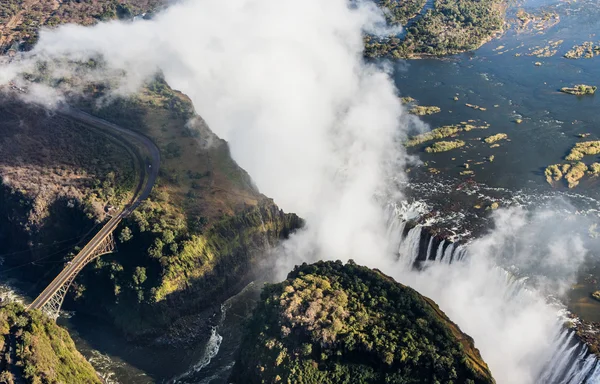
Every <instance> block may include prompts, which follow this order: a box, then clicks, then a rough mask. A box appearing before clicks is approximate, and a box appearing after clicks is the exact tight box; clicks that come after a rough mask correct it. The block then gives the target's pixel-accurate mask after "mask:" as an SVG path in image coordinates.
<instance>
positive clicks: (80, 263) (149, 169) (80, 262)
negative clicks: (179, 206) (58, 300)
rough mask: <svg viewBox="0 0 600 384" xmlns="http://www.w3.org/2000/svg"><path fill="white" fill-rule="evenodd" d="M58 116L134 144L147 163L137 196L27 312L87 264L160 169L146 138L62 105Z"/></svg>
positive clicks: (146, 193)
mask: <svg viewBox="0 0 600 384" xmlns="http://www.w3.org/2000/svg"><path fill="white" fill-rule="evenodd" d="M58 112H59V113H60V114H62V115H65V116H68V117H70V118H72V119H75V120H79V121H81V122H83V123H85V124H88V125H91V126H93V127H95V128H97V129H100V130H103V131H107V132H108V133H110V134H112V135H115V136H117V137H118V138H122V139H124V140H127V141H128V142H136V143H138V144H141V145H142V146H143V147H145V148H146V150H147V152H148V154H149V155H150V161H151V164H145V162H144V161H143V160H142V162H141V164H140V166H141V173H142V175H141V177H142V179H141V180H140V185H139V186H138V190H137V191H136V192H137V193H136V194H135V196H134V197H133V199H132V200H131V201H130V203H129V204H128V205H127V206H126V207H125V209H123V210H122V211H121V212H119V213H118V214H117V215H115V216H113V217H112V218H111V219H110V220H109V221H108V222H107V223H106V224H105V225H104V226H103V227H102V229H101V230H100V231H99V232H98V233H97V234H96V235H95V236H94V237H93V238H92V239H91V240H90V241H89V242H88V243H87V244H86V245H85V247H83V249H82V250H81V251H80V252H79V253H78V254H77V256H75V258H74V259H73V260H72V261H71V262H70V263H69V264H68V265H67V266H66V267H65V268H64V269H63V270H62V271H61V272H60V274H59V275H58V276H57V277H56V278H55V279H54V280H52V282H51V283H50V284H49V285H48V286H47V287H46V289H44V291H43V292H42V293H41V294H40V295H39V296H38V297H37V298H36V299H35V300H34V301H33V302H32V303H31V305H30V306H29V307H28V309H39V308H42V307H43V306H44V305H45V304H46V303H47V302H48V301H49V300H50V298H51V297H52V296H53V295H54V294H55V293H56V291H58V290H59V289H60V287H61V286H62V285H63V284H65V283H66V282H68V281H69V279H71V278H73V277H74V276H75V275H77V273H79V271H80V270H81V269H82V268H83V267H84V266H85V265H86V264H87V263H88V261H89V256H90V255H92V254H93V253H94V250H95V249H96V248H97V247H98V246H99V245H100V244H102V242H103V241H104V240H105V239H106V237H107V236H108V235H109V234H110V233H111V232H113V231H114V230H115V228H116V227H117V225H119V223H120V222H121V220H122V219H123V218H125V217H127V216H129V215H130V214H131V213H132V212H133V211H134V210H135V209H136V208H137V207H138V206H139V205H140V204H141V202H142V201H144V200H145V199H146V198H147V197H148V196H149V195H150V192H151V191H152V187H153V186H154V183H155V182H156V178H157V177H158V170H159V168H160V150H159V149H158V147H157V146H156V144H154V142H153V141H152V140H150V139H149V138H148V137H146V136H144V135H142V134H140V133H137V132H134V131H130V130H128V129H125V128H122V127H119V126H118V125H116V124H113V123H110V122H108V121H106V120H102V119H100V118H98V117H95V116H92V115H90V114H88V113H85V112H83V111H80V110H78V109H75V108H71V107H69V106H63V107H61V108H60V110H59V111H58Z"/></svg>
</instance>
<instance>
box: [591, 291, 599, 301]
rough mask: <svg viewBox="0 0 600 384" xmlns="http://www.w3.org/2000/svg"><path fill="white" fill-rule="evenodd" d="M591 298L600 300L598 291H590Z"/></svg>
mask: <svg viewBox="0 0 600 384" xmlns="http://www.w3.org/2000/svg"><path fill="white" fill-rule="evenodd" d="M592 298H594V299H596V300H598V301H600V291H595V292H593V293H592Z"/></svg>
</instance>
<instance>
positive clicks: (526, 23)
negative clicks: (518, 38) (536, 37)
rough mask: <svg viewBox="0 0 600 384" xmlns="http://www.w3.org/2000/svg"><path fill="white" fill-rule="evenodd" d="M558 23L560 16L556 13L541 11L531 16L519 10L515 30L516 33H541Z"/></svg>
mask: <svg viewBox="0 0 600 384" xmlns="http://www.w3.org/2000/svg"><path fill="white" fill-rule="evenodd" d="M559 22H560V16H559V14H558V13H556V12H547V11H543V12H541V13H540V14H532V13H529V12H526V11H525V10H523V9H520V10H519V11H518V12H517V20H516V26H515V30H516V32H517V33H523V32H529V31H536V32H541V31H544V30H546V29H548V28H551V27H553V26H555V25H556V24H558V23H559Z"/></svg>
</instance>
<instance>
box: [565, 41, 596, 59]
mask: <svg viewBox="0 0 600 384" xmlns="http://www.w3.org/2000/svg"><path fill="white" fill-rule="evenodd" d="M598 55H600V43H596V44H594V42H592V41H586V42H585V43H583V44H580V45H575V46H574V47H573V48H571V49H570V50H569V51H568V52H567V53H565V57H566V58H567V59H574V60H575V59H582V58H583V59H591V58H593V57H594V56H598Z"/></svg>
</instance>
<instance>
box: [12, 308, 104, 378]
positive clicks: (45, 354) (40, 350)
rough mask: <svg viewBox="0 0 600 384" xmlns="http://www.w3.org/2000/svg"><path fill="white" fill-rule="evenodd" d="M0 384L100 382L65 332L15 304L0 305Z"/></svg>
mask: <svg viewBox="0 0 600 384" xmlns="http://www.w3.org/2000/svg"><path fill="white" fill-rule="evenodd" d="M0 351H1V353H0V383H5V384H14V383H27V384H30V383H31V384H34V383H73V384H93V383H101V380H100V379H99V378H98V376H97V375H96V372H95V371H94V368H92V366H91V364H90V363H89V362H88V361H87V360H86V359H85V358H84V357H83V356H82V355H81V354H80V353H79V352H78V351H77V349H75V344H74V343H73V340H71V337H70V336H69V334H68V333H67V331H66V330H64V329H62V328H61V327H59V326H57V325H56V324H54V322H53V321H51V320H49V319H48V318H47V317H46V316H44V315H42V314H41V313H40V312H37V311H33V312H26V311H25V310H24V308H23V307H22V306H21V305H20V304H17V303H8V304H4V305H2V306H0Z"/></svg>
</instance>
